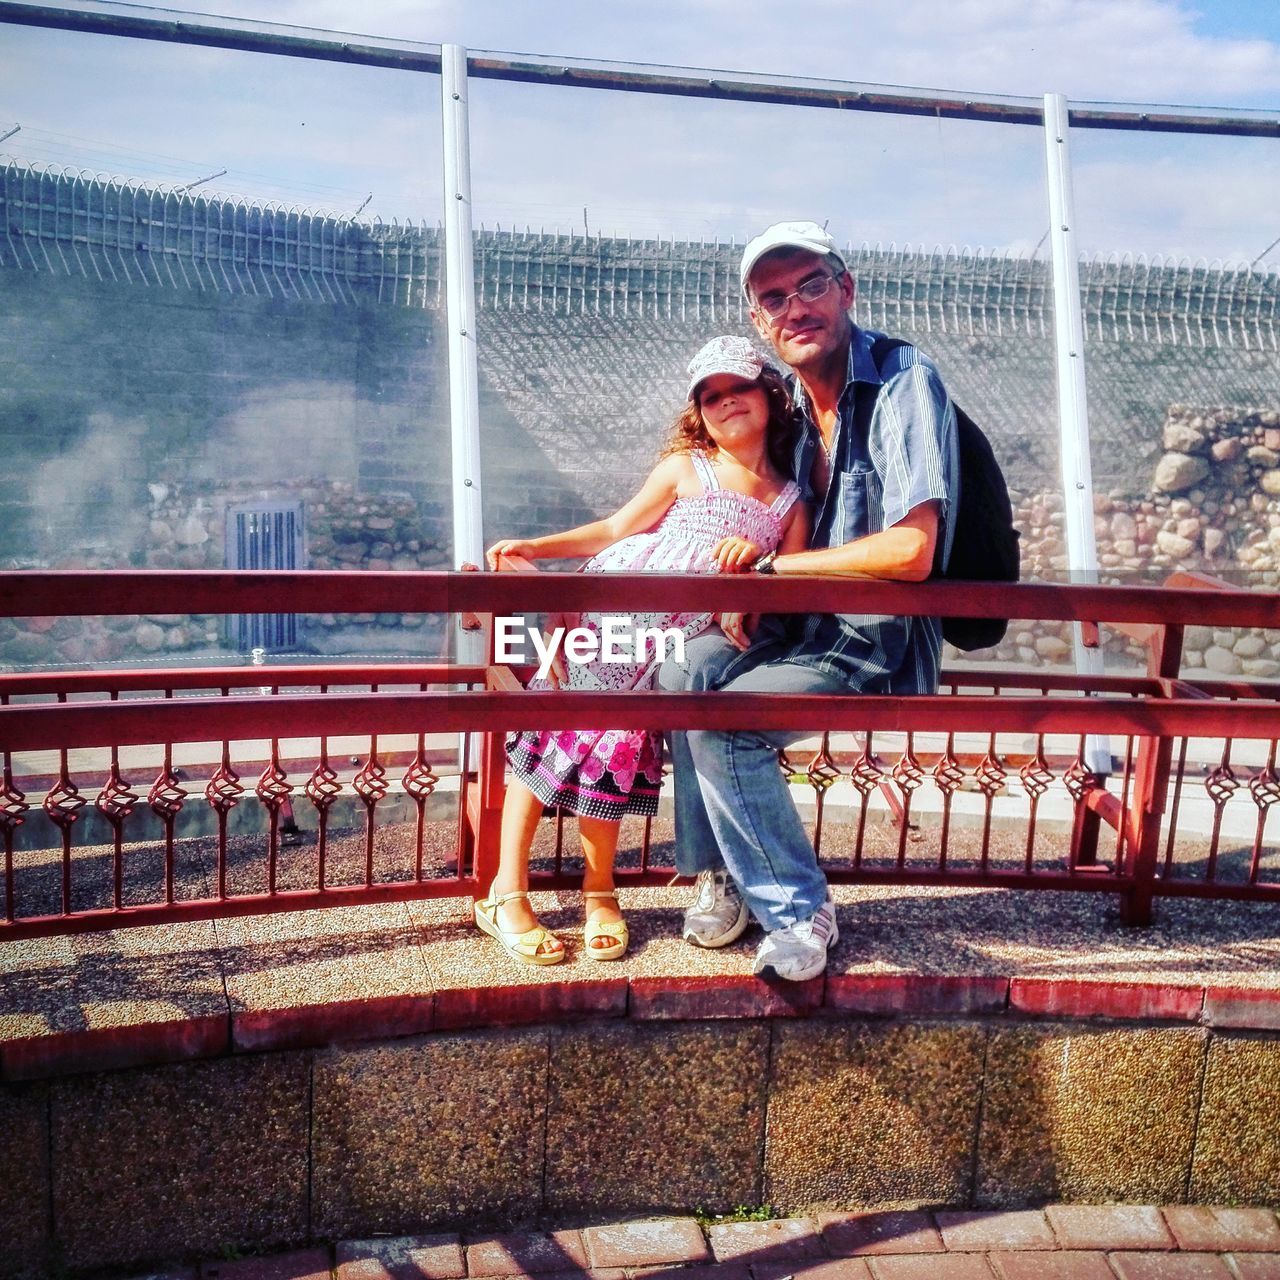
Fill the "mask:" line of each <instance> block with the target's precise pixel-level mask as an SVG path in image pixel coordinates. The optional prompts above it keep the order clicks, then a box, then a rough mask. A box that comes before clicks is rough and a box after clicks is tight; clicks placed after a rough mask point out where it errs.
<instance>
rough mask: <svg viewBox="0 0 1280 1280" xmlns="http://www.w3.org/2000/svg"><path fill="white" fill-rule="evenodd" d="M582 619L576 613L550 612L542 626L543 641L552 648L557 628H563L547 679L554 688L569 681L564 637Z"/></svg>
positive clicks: (558, 687) (560, 686) (562, 686)
mask: <svg viewBox="0 0 1280 1280" xmlns="http://www.w3.org/2000/svg"><path fill="white" fill-rule="evenodd" d="M581 621H582V618H581V615H579V614H576V613H549V614H548V615H547V625H546V626H545V627H543V628H542V642H543V644H544V645H545V646H546V647H547V648H548V649H550V648H551V644H552V640H553V638H554V635H555V632H556V631H557V629H562V630H561V634H560V637H559V640H558V641H557V642H556V649H555V653H554V654H552V657H551V669H550V670H549V671H548V672H547V675H546V681H547V683H548V684H549V685H550V686H551V687H552V688H553V689H563V688H564V686H565V685H567V684H568V683H569V668H568V666H567V665H566V663H565V656H564V638H565V636H566V635H567V634H568V633H569V632H570V631H572V630H573V629H574V627H576V626H578V625H579V624H580V623H581Z"/></svg>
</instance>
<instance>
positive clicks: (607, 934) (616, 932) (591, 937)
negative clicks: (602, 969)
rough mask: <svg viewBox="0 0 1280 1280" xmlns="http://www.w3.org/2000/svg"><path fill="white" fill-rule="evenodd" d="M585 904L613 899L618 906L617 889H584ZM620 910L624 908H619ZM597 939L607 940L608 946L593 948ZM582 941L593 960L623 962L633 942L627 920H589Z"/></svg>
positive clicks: (584, 928)
mask: <svg viewBox="0 0 1280 1280" xmlns="http://www.w3.org/2000/svg"><path fill="white" fill-rule="evenodd" d="M582 898H583V901H584V902H590V901H591V899H592V898H612V899H613V900H614V903H615V905H616V903H617V898H618V891H617V890H616V889H584V890H583V893H582ZM618 909H619V910H621V909H622V908H621V907H619V908H618ZM597 938H607V939H608V945H606V946H603V947H593V946H592V945H591V944H592V943H593V942H594V941H595V940H596V939H597ZM582 940H583V942H584V944H585V946H586V952H587V955H589V956H590V957H591V958H592V959H593V960H621V959H622V957H623V956H624V955H626V953H627V946H628V944H629V943H630V942H631V934H630V932H629V931H628V929H627V922H626V921H625V920H610V921H601V920H591V919H588V920H587V922H586V923H585V925H584V926H583V931H582Z"/></svg>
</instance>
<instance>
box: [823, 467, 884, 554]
mask: <svg viewBox="0 0 1280 1280" xmlns="http://www.w3.org/2000/svg"><path fill="white" fill-rule="evenodd" d="M839 485H840V487H839V490H838V494H837V497H838V500H839V505H838V506H837V508H836V513H835V515H836V518H835V520H834V521H833V525H834V530H833V531H834V532H836V533H838V534H839V535H840V541H841V542H842V543H844V542H851V541H852V540H853V539H854V538H862V537H865V536H866V535H867V534H869V533H874V532H876V528H875V527H874V526H873V525H872V518H873V516H874V518H875V519H876V520H878V519H879V511H880V477H879V476H878V475H876V473H875V471H874V469H873V468H871V467H869V466H864V465H855V466H854V468H853V470H851V471H842V472H840V477H839Z"/></svg>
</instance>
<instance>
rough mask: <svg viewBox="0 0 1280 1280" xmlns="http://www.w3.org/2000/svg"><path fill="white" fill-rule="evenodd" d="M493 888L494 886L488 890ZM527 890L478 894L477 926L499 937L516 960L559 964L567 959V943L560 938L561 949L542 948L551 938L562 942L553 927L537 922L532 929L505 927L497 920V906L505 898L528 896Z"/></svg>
mask: <svg viewBox="0 0 1280 1280" xmlns="http://www.w3.org/2000/svg"><path fill="white" fill-rule="evenodd" d="M489 892H490V893H492V892H493V890H492V889H490V891H489ZM528 896H529V894H528V892H527V891H526V890H524V889H517V890H516V891H515V892H513V893H503V894H499V895H498V897H496V898H477V899H476V904H475V909H474V915H475V921H476V926H477V927H478V928H479V929H480V930H482V931H483V932H484V933H487V934H488V935H489V936H490V937H491V938H496V939H497V940H498V941H499V942H500V943H501V944H502V946H503V948H504V949H505V950H506V951H507V953H508V954H509V955H513V956H515V958H516V959H517V960H522V961H524V963H525V964H559V963H560V961H561V960H563V959H564V944H563V943H562V942H561V944H560V949H559V950H558V951H543V950H541V947H542V946H543V944H544V943H545V942H546V941H547V940H548V939H549V938H555V940H556V941H557V942H560V939H559V938H556V935H555V934H554V933H552V932H551V930H550V929H544V928H543V927H542V925H540V924H538V925H534V927H533V928H532V929H526V930H524V931H523V932H521V931H519V930H516V929H504V928H503V927H502V926H501V925H500V924H499V923H498V908H499V907H500V906H502V904H503V903H504V902H514V901H515V900H516V899H518V898H527V897H528Z"/></svg>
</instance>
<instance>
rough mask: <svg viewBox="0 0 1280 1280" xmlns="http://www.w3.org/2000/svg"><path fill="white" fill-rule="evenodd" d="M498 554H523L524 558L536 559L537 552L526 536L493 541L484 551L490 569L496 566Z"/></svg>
mask: <svg viewBox="0 0 1280 1280" xmlns="http://www.w3.org/2000/svg"><path fill="white" fill-rule="evenodd" d="M499 556H523V557H524V558H525V559H526V560H536V559H537V552H536V551H534V549H533V543H532V542H530V541H529V540H528V539H526V538H504V539H503V540H502V541H501V542H495V543H494V544H493V546H491V547H490V548H489V550H488V551H486V552H485V553H484V558H485V559H486V560H487V561H488V562H489V568H490V569H496V568H497V567H498V557H499Z"/></svg>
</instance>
